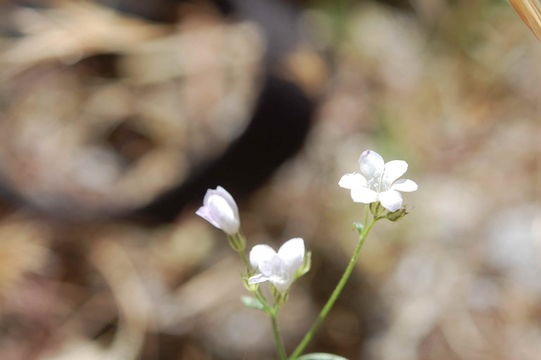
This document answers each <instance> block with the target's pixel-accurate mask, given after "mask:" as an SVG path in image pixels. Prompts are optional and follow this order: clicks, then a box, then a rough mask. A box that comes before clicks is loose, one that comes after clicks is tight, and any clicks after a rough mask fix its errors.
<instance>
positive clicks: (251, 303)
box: [240, 296, 265, 310]
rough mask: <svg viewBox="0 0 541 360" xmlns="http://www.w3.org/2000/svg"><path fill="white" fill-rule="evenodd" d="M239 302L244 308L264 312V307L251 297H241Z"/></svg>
mask: <svg viewBox="0 0 541 360" xmlns="http://www.w3.org/2000/svg"><path fill="white" fill-rule="evenodd" d="M240 301H241V302H242V304H243V305H244V306H246V307H249V308H252V309H257V310H265V306H264V305H263V304H262V303H261V301H259V300H257V299H256V298H253V297H251V296H241V298H240Z"/></svg>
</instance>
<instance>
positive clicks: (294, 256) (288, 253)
mask: <svg viewBox="0 0 541 360" xmlns="http://www.w3.org/2000/svg"><path fill="white" fill-rule="evenodd" d="M304 251H305V250H304V240H303V239H301V238H293V239H291V240H288V241H286V242H285V243H284V244H283V245H282V246H280V249H278V256H279V257H280V259H282V261H283V262H284V265H285V268H286V271H287V273H288V274H289V275H290V277H291V278H292V277H293V275H295V273H296V272H297V270H298V269H299V268H300V267H301V265H302V263H303V261H304Z"/></svg>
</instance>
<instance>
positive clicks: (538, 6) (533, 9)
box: [509, 0, 541, 41]
mask: <svg viewBox="0 0 541 360" xmlns="http://www.w3.org/2000/svg"><path fill="white" fill-rule="evenodd" d="M509 2H510V3H511V5H512V6H513V7H514V8H515V10H516V11H517V13H518V14H519V15H520V17H521V18H522V20H523V21H524V22H525V23H526V25H528V27H529V28H530V29H531V30H532V31H533V33H534V34H535V36H536V37H537V39H539V40H540V41H541V3H540V2H539V0H509Z"/></svg>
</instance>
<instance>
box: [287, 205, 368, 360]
mask: <svg viewBox="0 0 541 360" xmlns="http://www.w3.org/2000/svg"><path fill="white" fill-rule="evenodd" d="M365 211H368V209H365ZM376 221H377V219H376V218H374V217H373V218H372V220H371V222H370V224H369V225H368V226H366V227H365V228H364V229H363V231H362V232H361V234H360V235H359V241H358V242H357V245H356V246H355V250H354V251H353V256H352V257H351V259H350V260H349V264H348V266H347V267H346V270H344V274H342V277H341V278H340V281H339V282H338V284H337V285H336V287H335V288H334V290H333V292H332V294H331V296H330V297H329V299H328V300H327V302H326V303H325V305H324V306H323V309H321V311H320V313H319V315H318V317H317V319H316V320H315V321H314V324H313V325H312V327H311V328H310V330H308V332H307V333H306V335H304V337H303V338H302V340H301V342H300V343H299V345H297V347H296V348H295V350H294V351H293V353H292V354H291V356H290V357H289V360H295V359H297V357H299V356H300V355H301V354H302V352H303V351H304V349H305V348H306V346H308V343H309V342H310V341H311V340H312V338H313V337H314V335H315V333H316V332H317V331H318V329H319V327H320V326H321V324H322V323H323V320H325V318H326V317H327V315H328V314H329V311H330V310H331V309H332V307H333V305H334V303H335V302H336V300H337V299H338V296H340V293H341V292H342V289H343V288H344V285H346V282H347V281H348V279H349V277H350V275H351V273H352V271H353V269H354V268H355V264H356V263H357V259H358V258H359V254H360V253H361V249H362V247H363V245H364V242H365V240H366V237H367V235H368V233H369V232H370V230H372V227H373V226H374V224H375V223H376ZM365 224H366V222H365Z"/></svg>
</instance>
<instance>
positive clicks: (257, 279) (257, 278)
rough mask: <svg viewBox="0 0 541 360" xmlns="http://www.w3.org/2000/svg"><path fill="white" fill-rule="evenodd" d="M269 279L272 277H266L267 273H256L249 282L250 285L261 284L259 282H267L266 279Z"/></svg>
mask: <svg viewBox="0 0 541 360" xmlns="http://www.w3.org/2000/svg"><path fill="white" fill-rule="evenodd" d="M268 280H270V279H269V278H268V277H266V276H265V275H263V274H257V275H254V276H252V277H251V278H249V279H248V284H250V285H253V284H259V283H262V282H265V281H268Z"/></svg>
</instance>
